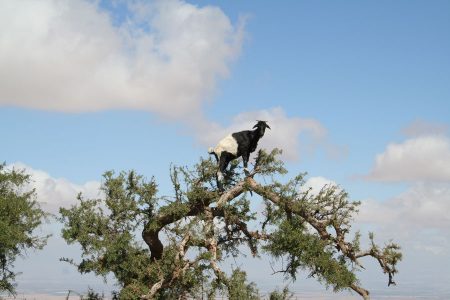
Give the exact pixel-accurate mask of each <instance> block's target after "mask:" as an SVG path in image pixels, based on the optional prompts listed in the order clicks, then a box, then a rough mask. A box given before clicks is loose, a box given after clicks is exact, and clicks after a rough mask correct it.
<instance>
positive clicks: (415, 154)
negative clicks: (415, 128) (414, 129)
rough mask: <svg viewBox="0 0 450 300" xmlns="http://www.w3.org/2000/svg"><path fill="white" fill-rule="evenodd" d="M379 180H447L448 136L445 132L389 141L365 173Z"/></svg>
mask: <svg viewBox="0 0 450 300" xmlns="http://www.w3.org/2000/svg"><path fill="white" fill-rule="evenodd" d="M367 178H368V179H371V180H380V181H449V180H450V140H449V138H448V137H446V136H444V135H427V136H419V137H416V138H411V139H408V140H406V141H404V142H403V143H392V144H389V145H388V146H387V148H386V150H385V151H384V152H383V153H381V154H378V155H377V157H376V159H375V165H374V167H373V169H372V171H371V172H370V173H369V175H368V176H367Z"/></svg>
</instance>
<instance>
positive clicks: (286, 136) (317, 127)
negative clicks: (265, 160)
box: [195, 107, 332, 160]
mask: <svg viewBox="0 0 450 300" xmlns="http://www.w3.org/2000/svg"><path fill="white" fill-rule="evenodd" d="M256 120H264V121H268V124H269V126H270V128H271V130H269V129H268V130H266V133H265V135H264V137H263V138H262V139H261V140H260V142H259V143H258V147H261V148H266V149H273V148H282V149H283V151H284V152H283V156H284V158H285V159H288V160H296V159H298V158H299V157H301V156H302V155H303V154H305V153H308V152H311V151H312V150H314V149H315V148H316V147H317V146H319V145H322V146H326V147H328V146H330V147H332V145H330V144H329V143H328V141H327V130H326V128H325V127H324V126H323V125H322V124H321V123H320V122H319V121H317V120H315V119H308V118H300V117H289V116H287V115H286V113H285V112H284V110H283V109H282V108H280V107H275V108H272V109H266V110H259V111H251V112H244V113H241V114H238V115H237V116H235V117H234V118H233V119H232V121H231V124H232V125H230V126H228V127H223V126H221V125H219V124H217V123H214V122H208V121H204V120H199V122H197V123H196V124H195V126H196V128H195V131H196V132H198V135H197V139H198V141H199V142H200V143H201V144H202V145H205V146H213V145H215V144H216V143H217V142H218V141H219V140H220V139H221V138H223V137H224V136H226V135H228V134H229V133H230V132H237V131H241V130H248V129H251V128H252V127H253V126H254V125H255V123H256Z"/></svg>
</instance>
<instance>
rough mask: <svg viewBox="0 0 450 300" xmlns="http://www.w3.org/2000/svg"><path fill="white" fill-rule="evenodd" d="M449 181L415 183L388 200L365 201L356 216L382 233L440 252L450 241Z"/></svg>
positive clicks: (418, 246) (437, 253)
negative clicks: (449, 213)
mask: <svg viewBox="0 0 450 300" xmlns="http://www.w3.org/2000/svg"><path fill="white" fill-rule="evenodd" d="M448 211H450V184H448V183H416V184H414V185H413V186H411V187H410V188H408V190H406V191H405V192H403V193H401V194H400V195H398V196H396V197H393V198H391V199H389V200H387V201H385V202H378V201H375V200H365V201H362V204H361V207H360V210H359V214H358V215H357V217H356V220H357V221H358V222H359V223H366V224H371V225H372V226H376V227H377V230H376V232H378V233H380V234H381V235H382V236H383V237H385V238H386V237H388V238H394V239H395V240H397V241H398V240H400V241H403V243H405V244H407V245H410V246H411V247H414V248H415V249H417V250H423V251H427V252H430V253H431V254H434V255H440V254H443V253H444V252H447V253H449V254H450V252H448V249H449V248H448V246H449V245H450V216H449V215H448V213H447V212H448Z"/></svg>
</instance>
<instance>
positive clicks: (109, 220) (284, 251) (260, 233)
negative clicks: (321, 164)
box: [60, 149, 401, 299]
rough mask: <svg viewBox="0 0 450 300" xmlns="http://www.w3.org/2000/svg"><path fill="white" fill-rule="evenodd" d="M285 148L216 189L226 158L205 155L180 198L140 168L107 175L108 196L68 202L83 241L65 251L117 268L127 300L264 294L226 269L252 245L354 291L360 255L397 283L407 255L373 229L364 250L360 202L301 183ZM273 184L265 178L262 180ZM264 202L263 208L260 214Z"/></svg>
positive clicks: (92, 266) (185, 171) (70, 236)
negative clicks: (356, 226) (165, 192)
mask: <svg viewBox="0 0 450 300" xmlns="http://www.w3.org/2000/svg"><path fill="white" fill-rule="evenodd" d="M280 153H281V151H280V150H277V149H274V150H273V151H272V152H271V153H266V152H265V151H259V152H258V154H257V156H256V158H255V161H254V165H253V170H252V171H251V172H250V174H249V175H248V176H244V175H242V173H243V172H241V170H240V168H239V167H238V163H237V162H236V161H235V162H234V163H232V164H231V166H230V170H229V171H228V173H227V174H226V176H225V181H224V182H223V185H224V191H221V190H220V189H218V187H217V181H216V175H215V174H216V171H217V165H216V163H215V162H213V161H212V160H210V159H208V160H206V159H201V160H200V162H199V163H198V164H197V165H195V166H194V167H193V168H187V167H172V168H171V181H172V185H173V196H172V197H168V196H158V191H157V184H156V182H155V180H154V179H153V178H152V179H150V180H145V179H144V178H143V177H142V176H139V175H136V174H135V173H134V172H132V171H131V172H128V173H125V172H122V173H120V174H114V173H113V172H107V173H105V174H104V182H103V186H102V190H103V197H102V198H101V199H85V198H83V196H82V195H79V197H78V200H79V202H78V204H77V205H76V206H73V207H71V208H70V209H64V208H61V209H60V213H61V221H62V222H63V224H64V228H63V230H62V234H63V237H64V239H65V240H66V241H67V242H68V243H70V244H72V243H79V244H80V245H81V247H82V258H81V261H79V262H75V261H74V260H73V259H70V258H63V259H62V260H64V261H68V262H70V263H72V264H74V265H76V266H77V268H78V270H79V272H81V273H87V272H94V273H95V274H97V275H103V276H105V275H107V274H108V273H112V274H114V276H115V278H116V279H117V281H118V282H119V284H120V291H119V292H120V295H119V298H120V299H184V298H186V297H191V298H204V297H205V296H208V298H213V297H214V296H215V295H217V294H218V293H220V294H222V295H226V296H227V297H228V298H229V299H258V292H257V290H256V287H255V285H254V284H253V283H250V284H249V283H247V282H246V275H245V272H244V271H242V270H239V269H236V270H234V271H233V272H232V273H231V274H227V273H226V272H225V271H224V270H223V269H222V264H223V261H224V259H225V258H226V257H228V256H237V255H240V253H242V249H243V247H248V248H249V250H250V251H251V253H252V254H253V255H254V256H257V255H259V254H260V253H262V252H263V253H265V255H264V256H263V257H273V258H275V259H280V260H283V261H284V263H283V264H282V266H280V269H279V270H278V271H279V272H282V273H284V274H285V276H286V277H288V278H292V279H294V280H295V279H296V277H297V275H298V272H299V271H302V270H303V271H305V270H306V271H307V272H309V275H310V276H311V277H314V278H316V279H317V280H319V281H320V282H321V283H323V284H324V285H326V286H327V287H330V288H332V289H333V290H334V291H335V292H339V291H342V290H352V291H354V292H356V293H358V294H359V295H361V296H362V297H363V298H364V299H369V291H367V290H366V289H364V288H363V287H362V286H361V284H360V282H359V280H358V278H357V276H356V275H357V272H358V271H361V269H362V268H363V266H362V264H361V262H360V259H361V258H363V257H371V258H373V259H375V260H376V261H378V263H379V265H380V267H381V270H382V271H383V273H385V274H386V275H387V276H388V278H387V282H388V285H391V284H394V281H393V276H394V274H395V273H396V272H397V269H396V265H397V262H398V261H399V260H400V259H401V253H400V252H399V249H400V248H399V246H398V245H396V244H394V243H389V244H386V245H385V246H384V247H380V246H378V245H377V244H376V243H375V242H374V239H373V234H370V241H371V243H370V245H369V247H368V249H365V250H363V249H361V247H360V234H359V233H356V234H353V235H352V237H349V235H350V226H351V221H352V217H353V216H354V215H355V213H357V208H358V205H359V203H358V202H352V201H350V200H349V198H348V195H347V193H345V192H344V191H342V190H341V189H339V188H337V187H335V186H325V187H323V189H322V190H321V191H320V192H319V193H318V194H313V193H311V190H308V189H306V190H305V188H302V186H303V185H304V183H305V182H304V174H300V175H297V176H295V177H294V178H292V179H290V180H288V179H285V177H286V174H287V171H286V169H285V168H284V164H283V162H282V161H280V160H279V159H278V155H279V154H280ZM262 182H264V184H262ZM255 201H259V203H260V204H259V205H257V206H258V207H264V209H263V211H260V212H256V211H252V209H251V206H250V202H255Z"/></svg>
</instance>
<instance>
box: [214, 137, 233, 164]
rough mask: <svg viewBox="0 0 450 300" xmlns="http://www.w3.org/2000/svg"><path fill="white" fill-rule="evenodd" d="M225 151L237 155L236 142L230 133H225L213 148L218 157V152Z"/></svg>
mask: <svg viewBox="0 0 450 300" xmlns="http://www.w3.org/2000/svg"><path fill="white" fill-rule="evenodd" d="M223 151H226V152H228V153H231V154H233V155H237V151H238V144H237V142H236V140H235V139H234V138H233V137H232V136H231V134H230V135H227V136H226V137H224V138H223V139H222V140H221V141H220V142H219V144H218V145H217V146H216V148H214V152H215V153H216V154H217V156H218V157H219V159H220V154H221V153H222V152H223Z"/></svg>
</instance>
